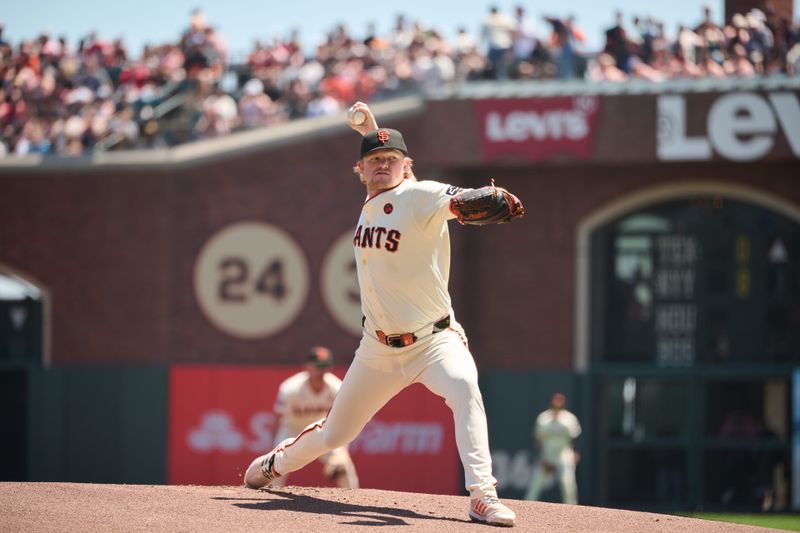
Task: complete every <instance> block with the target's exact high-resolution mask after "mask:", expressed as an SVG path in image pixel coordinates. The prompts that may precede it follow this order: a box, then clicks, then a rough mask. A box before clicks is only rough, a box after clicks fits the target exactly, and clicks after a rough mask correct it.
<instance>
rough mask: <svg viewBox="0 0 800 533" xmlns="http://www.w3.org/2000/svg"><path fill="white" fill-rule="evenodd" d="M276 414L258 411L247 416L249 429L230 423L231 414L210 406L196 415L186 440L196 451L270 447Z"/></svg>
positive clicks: (232, 451) (257, 450)
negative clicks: (197, 420) (248, 417)
mask: <svg viewBox="0 0 800 533" xmlns="http://www.w3.org/2000/svg"><path fill="white" fill-rule="evenodd" d="M276 420H277V418H276V416H275V415H274V414H273V413H270V412H267V411H259V412H257V413H254V414H253V416H251V417H250V424H249V426H250V427H249V431H247V432H245V431H243V430H241V429H239V428H238V427H236V425H235V424H234V421H233V416H232V415H231V414H230V413H229V412H227V411H225V410H224V409H212V410H210V411H206V412H205V413H203V414H202V415H201V416H200V423H199V424H198V425H197V426H195V427H193V428H191V429H190V430H189V432H188V433H187V435H186V444H187V445H188V446H189V448H190V449H191V450H193V451H195V452H197V453H201V454H207V453H214V452H223V453H238V452H241V451H244V450H247V451H251V452H263V451H264V450H269V449H270V448H272V445H273V441H274V434H275V422H276Z"/></svg>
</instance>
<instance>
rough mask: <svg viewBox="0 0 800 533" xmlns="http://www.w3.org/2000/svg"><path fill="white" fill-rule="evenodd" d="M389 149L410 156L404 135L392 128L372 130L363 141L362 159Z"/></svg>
mask: <svg viewBox="0 0 800 533" xmlns="http://www.w3.org/2000/svg"><path fill="white" fill-rule="evenodd" d="M387 148H391V149H394V150H400V151H401V152H403V153H404V154H405V155H408V148H406V142H405V141H404V140H403V134H402V133H400V132H399V131H397V130H393V129H391V128H379V129H377V130H372V131H370V132H369V133H367V134H366V135H364V137H363V138H362V139H361V158H362V159H363V158H364V156H365V155H367V154H368V153H370V152H374V151H375V150H384V149H387Z"/></svg>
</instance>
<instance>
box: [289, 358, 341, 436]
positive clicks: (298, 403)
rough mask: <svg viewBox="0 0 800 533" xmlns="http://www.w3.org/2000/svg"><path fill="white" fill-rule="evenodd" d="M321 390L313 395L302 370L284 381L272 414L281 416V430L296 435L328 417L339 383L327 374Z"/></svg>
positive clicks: (337, 379)
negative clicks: (313, 423)
mask: <svg viewBox="0 0 800 533" xmlns="http://www.w3.org/2000/svg"><path fill="white" fill-rule="evenodd" d="M323 379H324V383H325V385H324V386H323V388H322V390H321V391H319V392H314V391H313V390H312V389H311V385H309V383H308V372H306V371H305V370H304V371H302V372H298V373H297V374H295V375H293V376H291V377H290V378H288V379H286V380H285V381H284V382H283V383H281V385H280V387H279V388H278V397H277V398H276V400H275V407H274V411H275V414H278V415H280V416H281V426H282V429H284V430H288V431H290V432H291V433H298V432H300V431H302V430H303V428H305V427H306V426H307V425H309V424H311V423H312V422H315V421H317V420H319V419H320V418H323V417H324V416H325V415H327V414H328V411H329V410H330V408H331V406H332V405H333V399H334V398H335V397H336V393H338V392H339V388H340V387H341V386H342V380H340V379H339V378H337V377H336V376H334V375H333V374H331V373H330V372H326V373H325V376H324V378H323Z"/></svg>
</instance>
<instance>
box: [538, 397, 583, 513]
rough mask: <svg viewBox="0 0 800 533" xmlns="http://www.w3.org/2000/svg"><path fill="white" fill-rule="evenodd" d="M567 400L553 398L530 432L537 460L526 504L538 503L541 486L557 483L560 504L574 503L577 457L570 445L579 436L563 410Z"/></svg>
mask: <svg viewBox="0 0 800 533" xmlns="http://www.w3.org/2000/svg"><path fill="white" fill-rule="evenodd" d="M566 401H567V398H566V396H564V395H563V394H562V393H560V392H557V393H555V394H553V398H552V399H551V400H550V408H549V409H547V410H546V411H542V412H541V413H539V416H538V417H536V424H535V425H534V428H533V437H534V440H535V442H536V447H537V448H538V449H539V460H538V462H537V463H536V466H534V469H533V476H532V477H531V484H530V486H529V487H528V492H527V494H526V495H525V499H526V500H538V499H539V496H540V495H541V493H542V489H544V487H545V486H549V485H551V484H552V482H553V478H554V477H555V480H557V481H558V484H559V485H560V487H561V498H562V501H563V502H564V503H570V504H577V503H578V485H577V483H576V481H575V465H576V464H577V462H578V459H579V455H578V453H577V452H576V451H575V448H574V441H575V439H576V438H577V437H578V435H580V434H581V425H580V423H579V422H578V418H577V417H576V416H575V415H574V414H572V413H571V412H569V411H567V410H566V409H564V405H565V404H566Z"/></svg>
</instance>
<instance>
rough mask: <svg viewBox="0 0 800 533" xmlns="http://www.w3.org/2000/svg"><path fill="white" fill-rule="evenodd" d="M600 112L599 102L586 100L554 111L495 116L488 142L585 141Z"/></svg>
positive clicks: (488, 127)
mask: <svg viewBox="0 0 800 533" xmlns="http://www.w3.org/2000/svg"><path fill="white" fill-rule="evenodd" d="M596 110H597V98H596V97H593V96H582V97H579V98H574V99H572V101H571V102H569V103H568V105H564V106H559V107H555V108H552V109H542V110H515V111H508V112H491V113H488V114H487V115H486V138H487V139H488V140H490V141H493V142H504V141H512V142H524V141H528V140H537V141H543V140H546V139H552V140H562V139H569V140H573V141H575V140H580V139H584V138H585V137H586V136H587V135H588V134H589V131H590V128H589V117H590V116H591V115H593V114H594V112H595V111H596Z"/></svg>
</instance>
